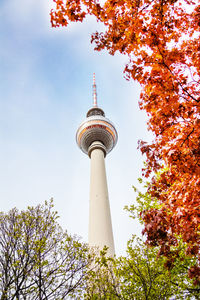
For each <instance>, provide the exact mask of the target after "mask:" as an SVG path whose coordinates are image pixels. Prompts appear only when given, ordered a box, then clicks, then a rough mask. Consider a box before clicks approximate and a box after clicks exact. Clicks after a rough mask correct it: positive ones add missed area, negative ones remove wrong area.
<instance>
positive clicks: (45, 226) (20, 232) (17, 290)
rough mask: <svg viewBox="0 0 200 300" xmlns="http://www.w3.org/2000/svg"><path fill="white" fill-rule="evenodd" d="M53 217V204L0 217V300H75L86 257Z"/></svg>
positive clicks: (85, 252)
mask: <svg viewBox="0 0 200 300" xmlns="http://www.w3.org/2000/svg"><path fill="white" fill-rule="evenodd" d="M57 217H58V216H57V213H56V212H55V211H53V204H52V202H50V203H47V202H46V203H45V205H38V206H36V207H28V209H27V210H24V211H18V210H17V209H16V208H14V209H12V210H11V211H9V212H8V213H1V214H0V299H2V300H5V299H9V300H12V299H17V300H20V299H26V300H27V299H30V300H34V299H40V300H42V299H43V300H45V299H46V300H47V299H48V300H51V299H52V300H55V299H66V297H71V298H72V297H74V298H76V299H78V298H77V295H78V294H79V293H80V291H81V290H82V288H83V286H84V285H85V276H86V273H87V271H88V265H89V261H90V255H88V248H87V245H85V244H81V243H80V241H79V239H78V238H76V237H72V236H70V235H68V234H67V232H64V231H63V230H62V228H61V227H60V226H59V224H58V223H57Z"/></svg>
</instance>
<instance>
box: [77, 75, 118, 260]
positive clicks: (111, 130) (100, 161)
mask: <svg viewBox="0 0 200 300" xmlns="http://www.w3.org/2000/svg"><path fill="white" fill-rule="evenodd" d="M117 138H118V136H117V131H116V129H115V127H114V125H113V124H112V122H111V121H110V120H109V119H107V118H106V117H105V113H104V111H103V110H102V109H101V108H99V107H98V106H97V93H96V83H95V76H93V107H92V108H91V109H90V110H89V111H88V112H87V115H86V119H85V120H84V121H83V122H82V123H81V124H80V126H79V128H78V130H77V133H76V141H77V144H78V146H79V147H80V149H81V150H82V151H83V152H84V153H86V154H88V155H89V157H90V158H91V174H90V213H89V246H91V247H93V246H96V247H98V248H99V249H102V248H103V247H104V246H107V247H108V255H109V256H113V255H114V253H115V250H114V239H113V232H112V223H111V215H110V204H109V198H108V187H107V179H106V169H105V159H104V158H105V156H106V155H107V153H109V152H110V151H111V150H112V149H113V148H114V147H115V145H116V143H117Z"/></svg>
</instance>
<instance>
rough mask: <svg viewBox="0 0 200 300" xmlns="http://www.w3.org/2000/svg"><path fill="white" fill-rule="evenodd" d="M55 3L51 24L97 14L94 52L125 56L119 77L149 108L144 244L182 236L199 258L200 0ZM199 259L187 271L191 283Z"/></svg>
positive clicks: (199, 271)
mask: <svg viewBox="0 0 200 300" xmlns="http://www.w3.org/2000/svg"><path fill="white" fill-rule="evenodd" d="M54 2H55V3H56V8H55V9H54V10H52V11H51V23H52V26H53V27H57V26H67V25H68V24H69V22H77V21H80V22H82V21H83V20H84V18H86V16H87V15H93V16H95V17H96V19H97V21H99V22H102V23H103V24H104V25H105V30H104V32H95V33H94V34H93V35H92V39H91V41H92V42H94V43H95V50H97V51H100V50H102V49H107V50H108V52H109V53H110V54H111V55H114V54H115V53H116V52H117V51H119V52H120V53H121V54H123V55H127V58H128V60H129V61H128V63H127V65H126V66H125V76H126V78H127V79H130V78H132V79H133V80H136V81H138V82H139V83H140V84H141V87H142V92H141V95H140V101H139V105H140V108H141V109H144V110H145V111H146V112H147V115H148V117H149V120H148V129H149V130H151V131H152V132H153V134H154V140H153V141H152V143H150V144H147V143H145V142H143V141H141V142H140V143H139V148H140V149H141V151H142V153H145V154H146V168H145V169H144V170H143V173H144V175H145V176H146V177H149V176H150V178H151V184H150V186H149V193H150V194H151V196H152V197H156V198H157V199H158V201H159V203H160V206H159V208H154V209H150V210H148V211H144V213H143V219H144V221H145V228H144V233H145V234H146V235H147V240H148V242H149V244H151V245H159V246H160V247H161V248H162V252H163V254H164V255H170V251H171V248H172V247H174V246H175V245H176V243H177V236H181V237H182V239H183V241H184V242H185V243H186V244H187V248H186V252H187V254H188V255H191V256H198V255H200V228H199V223H200V205H199V199H200V96H199V83H200V32H199V26H200V21H199V20H200V4H199V1H197V0H105V1H101V2H99V1H98V0H70V1H68V0H65V1H64V0H54ZM158 172H159V176H158V175H157V174H158ZM155 174H156V175H155ZM199 259H200V258H199ZM199 263H200V261H199ZM199 263H197V265H196V267H195V269H191V270H190V276H191V277H194V278H195V279H196V282H197V283H198V282H199V281H200V264H199Z"/></svg>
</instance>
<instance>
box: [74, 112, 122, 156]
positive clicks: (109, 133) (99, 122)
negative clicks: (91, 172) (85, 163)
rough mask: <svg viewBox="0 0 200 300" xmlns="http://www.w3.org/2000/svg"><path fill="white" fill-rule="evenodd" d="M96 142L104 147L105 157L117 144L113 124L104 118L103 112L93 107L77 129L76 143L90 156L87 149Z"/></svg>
mask: <svg viewBox="0 0 200 300" xmlns="http://www.w3.org/2000/svg"><path fill="white" fill-rule="evenodd" d="M97 141H99V142H101V143H102V144H103V145H104V146H105V155H106V154H107V153H109V152H110V151H111V150H112V149H113V148H114V147H115V145H116V143H117V131H116V129H115V126H114V125H113V123H112V122H111V121H110V120H109V119H107V118H106V117H105V114H104V111H103V110H102V109H101V108H99V107H97V106H95V107H93V108H91V109H90V110H89V111H88V112H87V115H86V119H85V120H84V121H83V122H82V123H81V124H80V126H79V127H78V130H77V133H76V142H77V144H78V146H79V148H80V149H81V150H82V151H83V152H84V153H86V154H88V155H89V156H90V153H89V152H88V150H89V147H90V146H91V145H92V143H94V142H97Z"/></svg>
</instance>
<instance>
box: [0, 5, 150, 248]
mask: <svg viewBox="0 0 200 300" xmlns="http://www.w3.org/2000/svg"><path fill="white" fill-rule="evenodd" d="M52 5H53V3H52V1H48V0H43V1H41V0H1V2H0V45H1V46H0V201H1V210H3V211H7V210H9V209H11V208H12V207H14V206H16V207H18V208H19V209H24V208H26V207H27V205H36V204H38V203H43V202H44V200H48V199H50V198H51V197H53V198H54V202H55V208H56V210H57V211H58V214H59V215H60V223H61V225H62V226H63V228H66V229H67V230H68V231H69V232H70V233H75V234H77V235H79V236H82V237H83V240H85V241H87V231H88V210H89V207H88V205H89V170H90V160H89V158H88V157H87V156H86V155H84V154H83V153H82V152H81V151H80V150H79V149H78V147H77V145H76V142H75V134H76V130H77V127H78V125H79V124H80V122H81V121H82V120H83V119H84V118H85V114H86V112H87V110H88V109H89V108H90V106H91V104H92V75H93V72H95V73H96V81H97V93H98V103H99V106H100V107H102V108H103V109H104V111H105V113H106V116H107V117H108V118H109V119H110V120H111V121H112V122H113V123H114V124H115V125H116V128H117V130H118V134H119V140H118V144H117V146H116V148H115V149H114V150H113V151H112V152H111V154H110V155H108V157H107V158H106V167H107V176H108V187H109V195H110V205H111V214H112V222H113V231H114V238H115V246H116V253H117V254H122V253H124V251H125V248H126V242H127V240H128V238H130V236H131V234H132V233H134V234H135V233H136V234H139V232H140V229H139V225H138V223H137V222H134V221H133V220H131V219H130V218H129V217H128V214H127V213H126V212H124V211H123V207H124V205H127V204H131V203H133V201H134V200H135V194H134V191H133V190H132V185H137V178H138V177H139V176H140V174H141V172H140V169H141V167H142V161H143V158H142V156H141V154H140V152H139V151H138V150H137V141H138V139H149V133H147V131H146V121H145V116H144V113H143V112H141V111H139V108H138V104H137V103H138V99H139V87H138V85H137V84H135V83H133V82H127V81H126V80H125V79H124V78H123V67H124V64H125V62H126V58H125V57H122V56H120V55H117V56H114V57H113V56H110V55H108V54H107V53H106V52H102V53H99V52H94V51H93V46H92V45H91V44H90V34H91V33H92V32H93V31H95V30H96V29H97V28H100V25H99V24H96V22H95V21H94V19H92V18H91V19H89V20H88V21H87V22H84V24H72V25H70V26H69V28H61V29H54V28H53V29H52V28H51V25H50V19H49V11H50V8H51V6H52Z"/></svg>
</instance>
